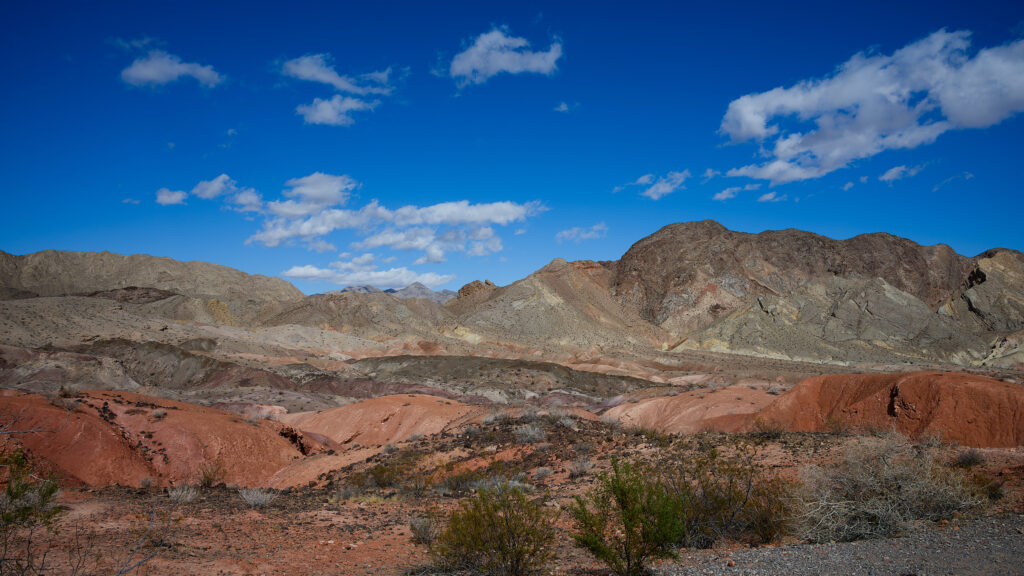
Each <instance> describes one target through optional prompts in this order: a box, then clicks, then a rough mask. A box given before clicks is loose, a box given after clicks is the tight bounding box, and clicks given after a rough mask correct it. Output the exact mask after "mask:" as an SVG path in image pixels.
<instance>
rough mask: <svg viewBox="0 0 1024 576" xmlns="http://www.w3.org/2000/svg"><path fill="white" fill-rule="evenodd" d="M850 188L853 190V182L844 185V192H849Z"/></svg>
mask: <svg viewBox="0 0 1024 576" xmlns="http://www.w3.org/2000/svg"><path fill="white" fill-rule="evenodd" d="M850 188H853V182H847V183H846V184H843V192H849V191H850Z"/></svg>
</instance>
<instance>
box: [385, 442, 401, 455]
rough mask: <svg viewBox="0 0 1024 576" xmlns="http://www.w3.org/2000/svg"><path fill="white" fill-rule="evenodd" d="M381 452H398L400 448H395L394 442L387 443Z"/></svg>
mask: <svg viewBox="0 0 1024 576" xmlns="http://www.w3.org/2000/svg"><path fill="white" fill-rule="evenodd" d="M381 452H382V453H384V454H394V453H395V452H398V448H395V445H394V444H385V445H384V448H383V449H381Z"/></svg>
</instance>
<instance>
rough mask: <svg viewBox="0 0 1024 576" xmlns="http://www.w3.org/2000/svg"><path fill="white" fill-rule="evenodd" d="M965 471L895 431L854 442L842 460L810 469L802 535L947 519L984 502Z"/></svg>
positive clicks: (820, 536) (813, 537) (837, 534)
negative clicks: (941, 462)
mask: <svg viewBox="0 0 1024 576" xmlns="http://www.w3.org/2000/svg"><path fill="white" fill-rule="evenodd" d="M982 501H983V499H982V498H981V497H980V495H979V494H978V493H977V492H976V491H975V490H973V489H972V486H971V484H970V482H969V479H968V478H967V477H966V475H965V474H964V472H963V471H962V470H959V469H953V468H948V467H943V466H940V465H938V463H937V462H936V459H935V457H934V455H933V454H932V453H931V451H929V450H927V449H915V448H914V447H913V446H911V445H910V444H909V443H908V442H907V441H906V439H904V438H903V437H901V436H898V435H895V434H894V435H891V436H889V437H886V438H883V439H870V440H867V441H865V442H862V443H860V444H858V445H855V446H852V447H850V448H848V449H847V450H846V451H845V452H844V454H843V458H842V460H841V461H839V462H837V463H836V464H834V465H830V466H827V467H822V466H811V467H809V468H807V469H806V470H805V472H804V478H803V489H802V490H800V491H799V492H798V495H797V502H798V505H799V515H798V520H799V522H800V529H801V535H802V536H803V537H804V538H806V539H807V540H810V541H812V542H828V541H852V540H861V539H867V538H887V537H891V536H894V535H896V534H898V533H901V532H905V531H907V530H908V529H910V528H911V527H912V526H913V524H914V523H915V522H917V521H920V520H933V521H936V520H946V519H950V518H952V517H953V514H954V513H956V512H960V511H964V510H967V509H970V508H972V507H975V506H977V505H979V504H981V503H982Z"/></svg>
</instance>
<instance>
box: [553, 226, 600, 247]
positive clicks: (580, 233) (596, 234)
mask: <svg viewBox="0 0 1024 576" xmlns="http://www.w3.org/2000/svg"><path fill="white" fill-rule="evenodd" d="M607 233H608V226H607V225H605V223H604V222H598V223H597V224H594V225H593V226H591V227H590V228H580V227H579V226H577V227H575V228H569V229H568V230H562V231H561V232H559V233H558V234H555V240H557V241H558V242H559V243H561V242H565V241H572V242H575V243H577V244H579V243H580V242H582V241H584V240H596V239H597V238H604V235H605V234H607Z"/></svg>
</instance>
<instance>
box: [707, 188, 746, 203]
mask: <svg viewBox="0 0 1024 576" xmlns="http://www.w3.org/2000/svg"><path fill="white" fill-rule="evenodd" d="M740 190H743V188H741V187H739V186H733V187H731V188H726V189H725V190H722V191H721V192H719V193H718V194H715V195H714V196H712V199H714V200H728V199H730V198H735V197H736V193H737V192H739V191H740Z"/></svg>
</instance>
